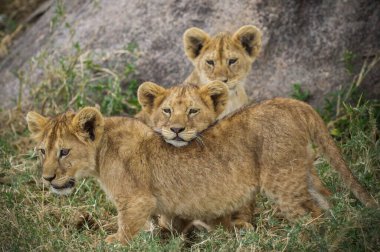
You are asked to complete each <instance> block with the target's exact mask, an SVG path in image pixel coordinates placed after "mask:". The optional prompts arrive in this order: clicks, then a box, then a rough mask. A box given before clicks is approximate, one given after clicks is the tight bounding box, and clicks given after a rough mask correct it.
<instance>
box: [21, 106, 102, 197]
mask: <svg viewBox="0 0 380 252" xmlns="http://www.w3.org/2000/svg"><path fill="white" fill-rule="evenodd" d="M26 120H27V122H28V128H29V131H30V132H31V136H32V138H34V140H35V141H36V142H37V146H36V150H37V151H38V156H39V157H40V159H41V163H42V177H43V179H44V183H47V184H49V185H50V186H51V189H52V191H53V192H55V193H58V194H69V193H71V192H72V191H73V189H74V186H75V183H76V179H77V178H79V177H82V176H88V175H91V174H92V173H93V172H95V170H94V167H95V162H96V161H95V160H96V159H95V155H96V147H97V145H98V143H99V141H100V139H101V137H102V134H103V128H104V119H103V116H102V115H101V113H100V112H99V111H98V110H97V109H95V108H84V109H82V110H81V111H79V112H78V114H74V113H73V112H66V113H64V114H61V115H58V116H56V117H54V118H48V117H44V116H42V115H40V114H38V113H37V112H29V113H28V114H27V116H26Z"/></svg>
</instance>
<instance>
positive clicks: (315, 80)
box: [0, 0, 380, 107]
mask: <svg viewBox="0 0 380 252" xmlns="http://www.w3.org/2000/svg"><path fill="white" fill-rule="evenodd" d="M64 6H65V19H64V20H61V22H59V23H58V26H57V27H55V28H53V29H52V28H51V24H52V22H51V21H52V20H53V18H54V17H56V16H57V14H56V11H55V10H56V8H55V6H54V4H53V3H51V7H50V8H48V10H47V11H46V12H44V13H43V15H42V16H41V17H40V18H39V19H38V20H37V21H36V22H35V23H33V24H31V25H30V27H29V28H28V29H27V30H26V32H24V33H23V35H22V36H20V37H19V38H18V39H17V40H16V41H15V42H14V45H13V46H12V48H11V53H10V54H9V55H8V56H7V57H6V58H5V59H3V60H2V62H1V63H0V67H1V70H0V76H1V79H0V105H3V106H8V107H9V106H12V105H13V104H14V101H15V100H16V96H17V92H18V89H19V84H20V83H19V82H20V81H19V79H18V78H17V77H16V76H15V74H14V73H15V72H16V71H17V70H19V69H24V70H25V71H26V73H27V74H28V75H30V77H28V80H29V81H28V83H29V85H30V83H36V82H38V80H39V78H40V76H41V71H33V72H30V68H29V67H28V66H30V64H31V62H30V59H31V58H32V57H34V56H37V55H39V54H40V53H41V52H47V54H48V55H49V56H50V57H52V58H58V57H60V56H62V55H65V54H68V53H70V50H71V48H72V44H73V41H79V42H80V45H81V47H82V48H84V49H86V50H92V51H94V52H97V53H99V54H100V55H101V54H105V53H107V52H109V51H115V50H117V49H121V48H123V47H125V45H127V44H128V43H129V42H136V43H137V44H138V47H139V50H140V52H141V55H140V57H139V59H138V60H137V62H136V65H137V69H138V74H137V76H136V77H137V78H138V80H139V81H146V80H151V81H154V82H157V83H159V84H162V85H165V86H170V85H174V84H177V83H180V82H182V81H183V80H184V79H185V78H186V77H187V75H188V74H189V73H190V72H191V70H192V66H191V64H190V62H189V61H188V60H187V59H186V57H185V55H184V52H183V48H182V34H183V32H184V31H185V30H186V29H187V28H189V27H191V26H197V27H200V28H202V29H204V30H205V31H208V32H209V33H211V34H215V33H216V32H218V31H224V30H230V31H235V30H236V29H237V28H239V27H240V26H242V25H245V24H254V25H256V26H258V27H259V28H261V29H262V31H263V39H264V43H263V51H262V54H261V57H260V58H258V59H257V61H256V62H255V63H254V65H253V68H252V69H253V71H252V74H251V75H250V77H249V81H248V86H247V92H248V94H249V95H250V97H251V98H252V99H255V100H261V99H263V98H269V97H274V96H288V95H289V94H290V92H291V86H292V84H293V83H301V84H302V86H303V88H304V89H307V90H310V91H311V93H312V95H313V99H312V102H313V104H315V105H318V104H321V102H322V100H323V96H324V95H325V94H326V93H329V92H331V91H332V90H336V89H338V88H339V86H347V85H349V84H350V82H351V79H352V76H350V75H349V74H348V73H347V71H346V69H345V67H344V62H343V60H342V56H343V54H344V52H345V51H346V50H349V51H352V52H354V53H355V54H356V55H358V56H359V57H357V59H356V61H355V67H356V68H355V70H356V71H358V69H359V68H360V65H361V64H362V62H363V60H364V58H365V57H371V56H373V55H375V54H376V53H379V52H380V29H379V27H380V26H379V25H380V22H379V19H380V2H379V1H373V0H351V1H350V0H347V1H267V0H265V1H264V0H262V1H260V0H243V1H219V0H203V1H189V0H186V1H185V0H167V1H164V0H161V1H159V0H156V1H131V0H120V1H108V0H98V1H89V0H80V1H79V0H77V1H73V0H66V1H64ZM65 23H68V24H70V27H71V28H70V29H69V28H67V25H65ZM70 30H71V31H75V33H73V32H70ZM111 60H112V59H111ZM379 70H380V69H379V66H377V67H376V69H374V70H373V71H372V74H371V75H370V76H369V77H368V78H367V81H366V82H365V83H364V88H365V89H367V90H370V92H369V94H370V95H372V96H379V95H380V81H379V80H380V71H379ZM28 71H29V72H28ZM29 85H28V86H26V87H24V93H25V96H26V97H28V95H29V89H30V86H29Z"/></svg>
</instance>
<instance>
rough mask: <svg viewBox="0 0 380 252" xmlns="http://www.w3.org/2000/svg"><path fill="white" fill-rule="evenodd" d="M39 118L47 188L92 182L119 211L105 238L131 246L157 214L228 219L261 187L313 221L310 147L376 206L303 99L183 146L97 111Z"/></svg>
mask: <svg viewBox="0 0 380 252" xmlns="http://www.w3.org/2000/svg"><path fill="white" fill-rule="evenodd" d="M36 118H37V120H35V119H36ZM41 118H42V117H40V116H37V114H36V113H35V112H30V113H29V114H28V115H27V120H28V125H29V128H30V130H31V131H32V137H33V138H34V139H36V140H37V142H38V146H39V148H44V150H45V154H46V155H45V156H44V158H43V162H42V166H43V167H42V168H43V174H44V175H43V176H45V175H46V174H48V175H49V176H51V175H55V177H54V179H53V180H51V185H52V186H53V187H54V186H55V187H56V184H55V182H56V181H58V180H59V181H60V182H59V183H60V185H61V186H62V185H63V186H71V184H70V183H69V181H76V180H75V179H76V178H77V177H78V176H80V175H83V174H87V175H88V174H90V175H92V176H95V177H96V178H97V179H98V181H99V182H100V184H101V185H102V188H104V190H105V191H106V192H107V194H108V195H109V197H110V198H111V199H112V200H113V202H114V204H115V206H116V208H117V211H118V231H117V233H116V234H114V235H111V236H109V237H108V238H107V241H108V242H112V241H116V240H117V241H120V242H127V241H128V240H129V239H131V238H133V237H134V236H135V235H136V234H137V232H138V231H139V230H141V229H142V228H143V226H144V224H145V221H146V220H147V219H148V218H149V217H150V216H152V215H153V214H165V215H166V216H179V217H181V218H183V219H190V220H194V219H202V220H207V219H216V218H218V217H220V216H226V215H228V214H230V213H232V212H233V211H236V210H237V209H239V208H241V207H242V206H243V205H245V204H246V203H247V202H250V201H251V200H252V199H253V198H254V195H255V193H257V192H259V191H261V192H263V193H265V194H266V195H267V196H268V197H270V198H272V199H273V201H274V202H275V203H276V204H278V206H279V208H280V210H281V211H282V212H283V213H284V214H285V215H286V216H287V217H288V218H289V219H294V218H296V217H299V216H303V215H305V214H307V213H309V212H311V213H312V215H313V216H318V215H319V214H321V208H320V206H319V205H318V204H317V203H318V202H317V201H316V200H315V199H314V198H313V196H312V195H311V193H310V192H309V187H310V186H311V187H314V186H315V188H314V189H315V190H314V191H316V192H320V194H322V190H321V188H319V186H321V185H322V184H321V183H320V181H319V179H318V177H317V176H313V177H312V179H310V176H312V175H310V174H312V173H311V172H310V171H311V169H312V168H313V167H312V163H313V161H314V159H313V155H310V153H309V152H310V151H309V150H310V149H309V145H310V144H311V143H314V144H316V145H317V146H318V147H319V149H320V150H321V152H322V153H323V154H324V155H325V156H326V157H327V158H328V160H329V161H330V163H331V164H332V166H333V167H334V168H335V169H336V170H337V171H338V172H339V173H340V175H341V177H342V178H343V181H344V182H345V184H346V185H347V186H348V187H349V188H350V189H351V190H352V192H353V193H354V195H355V196H356V197H357V198H358V199H359V200H360V201H361V202H362V203H363V204H365V205H367V206H375V205H376V204H377V203H376V202H375V201H374V199H373V198H371V196H370V195H369V194H368V193H367V192H366V191H365V190H364V189H363V188H362V187H361V186H360V184H359V183H358V182H357V180H356V179H355V178H354V177H353V175H352V174H351V172H350V170H349V169H348V168H347V166H346V165H345V162H344V160H343V158H342V156H341V154H340V153H339V150H338V148H337V147H336V145H335V143H334V140H333V139H332V138H331V137H330V135H329V133H328V130H327V128H326V127H325V125H324V123H323V121H322V119H321V118H320V117H319V115H318V114H317V113H316V112H315V111H314V110H313V109H312V108H311V107H310V106H309V105H307V104H305V103H303V102H300V101H296V100H291V99H273V100H268V101H265V102H263V103H261V104H258V105H256V106H250V107H247V108H245V109H243V110H241V111H239V112H237V113H235V114H233V115H232V116H230V117H227V118H225V119H223V120H221V121H220V122H219V123H217V124H215V125H213V126H212V127H210V128H209V129H207V130H205V131H204V132H203V133H202V135H201V137H202V144H199V143H197V142H196V141H192V142H190V143H189V144H188V145H187V146H185V147H183V148H181V149H179V148H176V147H173V146H171V145H169V144H167V143H166V142H165V141H164V140H163V139H162V137H160V136H159V135H158V134H157V133H155V132H154V131H153V130H152V129H151V128H150V127H148V126H146V125H145V124H143V123H142V122H140V121H139V120H136V119H131V118H125V117H123V118H121V117H120V118H116V117H110V118H103V117H102V115H101V114H100V112H99V111H98V110H97V109H95V108H84V109H82V110H80V111H79V112H78V113H77V114H75V115H74V114H72V113H70V112H68V113H66V114H63V115H60V116H58V117H55V118H52V119H49V118H44V119H42V120H41ZM39 122H42V125H39ZM36 125H39V126H37V127H34V126H36ZM62 148H66V149H70V153H69V155H67V156H65V157H64V158H62V157H60V156H59V155H57V154H58V153H60V150H62ZM63 181H66V183H63ZM67 183H68V184H67ZM55 190H56V191H57V192H59V191H60V190H62V188H61V189H57V188H56V189H55Z"/></svg>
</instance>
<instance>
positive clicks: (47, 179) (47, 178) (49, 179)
mask: <svg viewBox="0 0 380 252" xmlns="http://www.w3.org/2000/svg"><path fill="white" fill-rule="evenodd" d="M43 178H44V179H45V180H46V181H49V182H51V181H53V179H55V175H54V176H51V177H43Z"/></svg>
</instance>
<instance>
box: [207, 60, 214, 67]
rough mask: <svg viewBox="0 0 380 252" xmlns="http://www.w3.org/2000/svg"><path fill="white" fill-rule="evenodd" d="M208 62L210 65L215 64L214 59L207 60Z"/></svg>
mask: <svg viewBox="0 0 380 252" xmlns="http://www.w3.org/2000/svg"><path fill="white" fill-rule="evenodd" d="M206 63H207V64H208V65H210V66H214V61H213V60H206Z"/></svg>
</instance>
